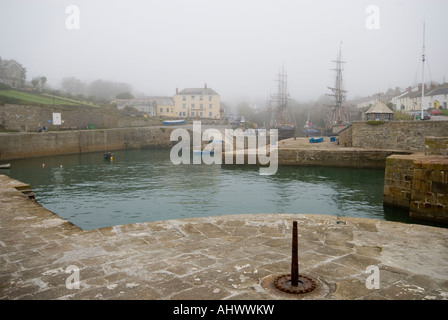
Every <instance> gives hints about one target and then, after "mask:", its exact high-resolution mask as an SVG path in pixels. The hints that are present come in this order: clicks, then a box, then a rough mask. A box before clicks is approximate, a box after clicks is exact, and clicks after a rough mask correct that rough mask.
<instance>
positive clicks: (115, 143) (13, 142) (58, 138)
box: [0, 127, 173, 160]
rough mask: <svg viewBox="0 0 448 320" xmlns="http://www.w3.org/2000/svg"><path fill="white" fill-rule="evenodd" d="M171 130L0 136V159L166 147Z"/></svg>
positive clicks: (11, 134) (123, 130)
mask: <svg viewBox="0 0 448 320" xmlns="http://www.w3.org/2000/svg"><path fill="white" fill-rule="evenodd" d="M172 130H173V129H171V128H159V127H141V128H117V129H107V130H73V131H59V132H58V131H50V132H45V133H0V160H8V159H18V158H27V157H36V156H45V155H54V154H70V153H84V152H94V151H106V150H107V151H112V150H120V149H138V148H148V147H170V146H171V145H172V143H171V141H170V134H171V131H172Z"/></svg>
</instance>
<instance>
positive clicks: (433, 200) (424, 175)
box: [409, 156, 448, 223]
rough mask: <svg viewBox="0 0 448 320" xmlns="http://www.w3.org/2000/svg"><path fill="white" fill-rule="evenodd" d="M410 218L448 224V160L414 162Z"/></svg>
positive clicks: (443, 158)
mask: <svg viewBox="0 0 448 320" xmlns="http://www.w3.org/2000/svg"><path fill="white" fill-rule="evenodd" d="M409 210H410V216H411V217H414V218H419V219H425V220H433V221H441V222H446V223H448V158H446V157H440V156H439V157H430V158H428V159H422V160H416V161H415V162H414V176H413V181H412V193H411V201H410V208H409Z"/></svg>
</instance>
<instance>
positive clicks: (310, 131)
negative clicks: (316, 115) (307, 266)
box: [303, 113, 320, 137]
mask: <svg viewBox="0 0 448 320" xmlns="http://www.w3.org/2000/svg"><path fill="white" fill-rule="evenodd" d="M303 133H304V134H305V137H309V136H311V137H312V136H319V135H320V130H318V129H316V127H314V125H313V124H312V123H311V120H310V114H309V113H308V119H307V120H306V123H305V125H304V126H303Z"/></svg>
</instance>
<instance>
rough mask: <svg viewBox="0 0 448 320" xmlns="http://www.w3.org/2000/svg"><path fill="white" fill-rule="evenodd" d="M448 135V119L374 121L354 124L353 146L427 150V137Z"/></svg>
mask: <svg viewBox="0 0 448 320" xmlns="http://www.w3.org/2000/svg"><path fill="white" fill-rule="evenodd" d="M427 136H436V137H448V121H385V122H380V121H372V122H354V123H353V124H352V146H353V147H355V148H369V149H394V150H409V151H421V152H424V151H425V137H427Z"/></svg>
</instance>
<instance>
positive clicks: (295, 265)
mask: <svg viewBox="0 0 448 320" xmlns="http://www.w3.org/2000/svg"><path fill="white" fill-rule="evenodd" d="M297 242H298V239H297V221H293V227H292V260H291V285H292V286H294V287H297V286H298V285H299V257H298V244H297Z"/></svg>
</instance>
